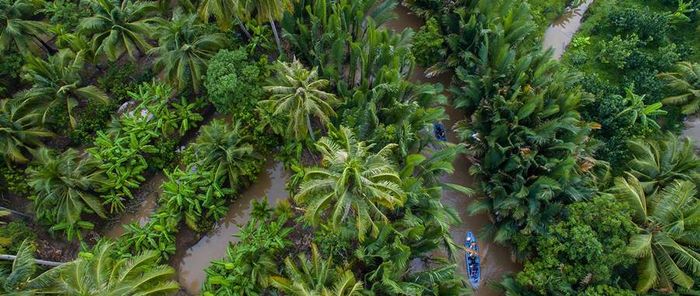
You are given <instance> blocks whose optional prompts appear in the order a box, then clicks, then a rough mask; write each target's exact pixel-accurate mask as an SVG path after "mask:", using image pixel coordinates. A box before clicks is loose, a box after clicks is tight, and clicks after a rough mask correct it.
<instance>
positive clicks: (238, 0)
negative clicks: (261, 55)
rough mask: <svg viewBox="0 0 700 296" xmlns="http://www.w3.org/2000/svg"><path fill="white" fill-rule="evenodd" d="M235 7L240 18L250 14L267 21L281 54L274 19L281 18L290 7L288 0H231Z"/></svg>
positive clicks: (244, 18) (246, 17)
mask: <svg viewBox="0 0 700 296" xmlns="http://www.w3.org/2000/svg"><path fill="white" fill-rule="evenodd" d="M232 1H233V3H234V6H235V7H240V9H237V10H236V12H238V13H240V14H241V15H240V16H239V18H240V19H243V20H248V19H250V18H251V17H252V16H255V18H256V19H257V20H258V21H260V22H265V21H269V22H270V26H271V27H272V33H273V34H274V35H275V42H276V43H277V50H278V51H279V54H280V55H282V54H283V51H282V41H280V36H279V33H278V32H277V26H276V25H275V21H278V20H280V19H282V17H283V16H284V12H285V11H289V10H291V9H292V2H291V1H290V0H232Z"/></svg>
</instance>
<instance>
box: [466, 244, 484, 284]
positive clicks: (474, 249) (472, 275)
mask: <svg viewBox="0 0 700 296" xmlns="http://www.w3.org/2000/svg"><path fill="white" fill-rule="evenodd" d="M464 247H466V248H467V254H466V256H465V257H466V258H465V260H464V261H465V263H466V264H467V275H468V276H469V282H470V283H471V284H472V287H473V288H474V289H476V288H479V281H480V280H481V258H479V245H478V244H477V241H476V236H474V234H473V233H472V232H471V231H468V232H467V237H466V238H465V240H464Z"/></svg>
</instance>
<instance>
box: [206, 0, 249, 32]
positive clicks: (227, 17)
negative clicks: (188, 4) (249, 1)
mask: <svg viewBox="0 0 700 296" xmlns="http://www.w3.org/2000/svg"><path fill="white" fill-rule="evenodd" d="M242 8H243V7H242V6H241V5H240V4H239V3H237V2H236V0H203V1H202V2H200V3H199V8H198V9H197V13H198V14H199V17H200V18H201V19H202V21H204V22H207V21H209V18H210V17H211V16H214V18H216V24H217V25H218V26H219V28H220V29H221V30H228V29H230V28H231V23H232V22H233V21H235V22H236V23H238V27H239V28H240V29H241V31H242V32H243V33H244V34H245V36H246V37H248V39H250V38H252V36H251V35H250V32H248V29H246V27H245V24H243V22H242V21H241V19H240V17H239V16H240V15H243V14H244V13H243V12H241V11H240V9H242ZM232 18H233V20H232Z"/></svg>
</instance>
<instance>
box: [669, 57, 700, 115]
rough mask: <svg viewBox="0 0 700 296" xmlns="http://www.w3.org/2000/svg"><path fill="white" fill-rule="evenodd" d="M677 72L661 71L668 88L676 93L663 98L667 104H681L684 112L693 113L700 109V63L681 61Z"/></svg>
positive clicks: (677, 66)
mask: <svg viewBox="0 0 700 296" xmlns="http://www.w3.org/2000/svg"><path fill="white" fill-rule="evenodd" d="M676 69H677V70H676V72H670V73H661V74H659V77H661V78H662V79H664V80H666V82H667V86H668V88H669V89H670V90H671V91H673V93H675V94H676V95H673V96H670V97H667V98H665V99H664V100H663V102H664V104H667V105H680V106H681V110H682V112H683V114H687V115H691V114H695V113H697V112H698V110H700V64H699V63H690V62H681V63H678V65H676Z"/></svg>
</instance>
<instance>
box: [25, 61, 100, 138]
mask: <svg viewBox="0 0 700 296" xmlns="http://www.w3.org/2000/svg"><path fill="white" fill-rule="evenodd" d="M84 63H85V57H84V54H83V52H82V51H80V52H78V53H77V54H76V53H73V52H72V51H70V50H67V49H64V50H61V51H59V52H58V53H57V54H55V55H52V56H50V57H49V58H48V60H43V59H41V58H39V57H34V56H29V57H27V64H26V65H25V67H24V72H25V73H24V76H25V79H27V80H28V81H30V82H31V83H32V87H31V88H30V89H27V90H24V91H22V92H20V93H19V94H18V95H17V98H18V99H19V100H21V101H22V104H23V105H25V106H39V107H40V108H41V109H42V110H43V115H42V116H41V121H42V122H46V121H47V119H48V115H49V113H50V111H51V110H54V109H55V108H59V109H60V110H61V111H63V112H65V114H67V115H68V119H69V121H70V126H71V127H72V128H75V126H76V125H77V120H76V119H75V117H73V108H75V107H76V106H78V105H79V104H80V100H81V99H84V100H92V101H97V102H101V103H107V102H109V97H108V96H107V94H105V93H104V92H103V91H102V90H100V89H99V88H97V87H96V86H94V85H84V83H83V81H82V79H81V75H80V72H81V70H82V69H83V65H84Z"/></svg>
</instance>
